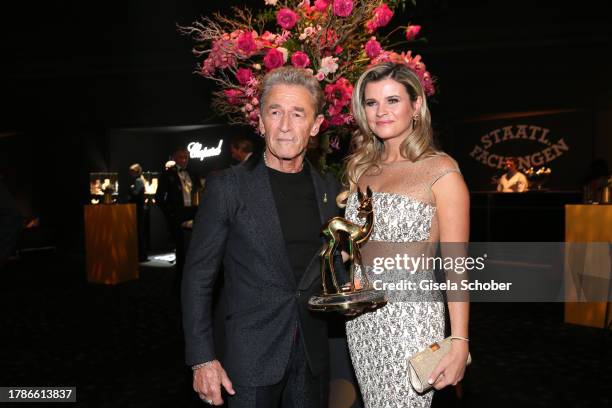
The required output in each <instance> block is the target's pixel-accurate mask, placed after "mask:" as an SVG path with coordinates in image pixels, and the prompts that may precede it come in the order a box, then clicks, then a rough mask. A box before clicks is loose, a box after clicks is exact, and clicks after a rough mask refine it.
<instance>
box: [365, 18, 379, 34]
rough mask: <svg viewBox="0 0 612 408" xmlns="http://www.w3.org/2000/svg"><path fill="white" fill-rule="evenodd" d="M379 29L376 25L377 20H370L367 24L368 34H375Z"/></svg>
mask: <svg viewBox="0 0 612 408" xmlns="http://www.w3.org/2000/svg"><path fill="white" fill-rule="evenodd" d="M377 28H378V26H377V25H376V21H375V20H368V22H367V23H366V31H367V32H368V33H373V32H374V31H376V29H377Z"/></svg>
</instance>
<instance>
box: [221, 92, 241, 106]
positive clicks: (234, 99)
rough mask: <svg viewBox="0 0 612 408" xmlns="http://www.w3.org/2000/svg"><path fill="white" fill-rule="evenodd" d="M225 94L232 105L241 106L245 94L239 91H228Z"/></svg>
mask: <svg viewBox="0 0 612 408" xmlns="http://www.w3.org/2000/svg"><path fill="white" fill-rule="evenodd" d="M223 93H225V97H226V98H227V102H228V103H229V104H230V105H240V98H242V97H243V96H244V93H243V92H242V91H241V90H239V89H226V90H225V91H223Z"/></svg>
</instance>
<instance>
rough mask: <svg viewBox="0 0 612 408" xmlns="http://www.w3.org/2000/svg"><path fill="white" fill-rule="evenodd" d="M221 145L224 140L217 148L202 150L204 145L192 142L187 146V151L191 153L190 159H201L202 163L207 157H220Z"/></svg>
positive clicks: (220, 141)
mask: <svg viewBox="0 0 612 408" xmlns="http://www.w3.org/2000/svg"><path fill="white" fill-rule="evenodd" d="M221 145H223V140H219V144H218V145H217V147H204V148H202V143H199V142H191V143H189V144H188V145H187V151H188V152H189V157H191V158H192V159H200V161H202V160H204V159H205V158H206V157H213V156H218V155H220V154H221Z"/></svg>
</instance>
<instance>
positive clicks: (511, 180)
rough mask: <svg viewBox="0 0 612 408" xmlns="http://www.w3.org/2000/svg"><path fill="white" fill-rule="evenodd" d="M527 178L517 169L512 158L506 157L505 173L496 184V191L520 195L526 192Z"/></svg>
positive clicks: (515, 162)
mask: <svg viewBox="0 0 612 408" xmlns="http://www.w3.org/2000/svg"><path fill="white" fill-rule="evenodd" d="M528 184H529V183H528V182H527V177H525V175H524V174H523V173H521V172H520V171H518V168H517V161H516V159H515V158H514V157H506V173H504V174H503V175H502V176H501V177H500V178H499V181H498V182H497V191H500V192H503V193H522V192H524V191H527V187H528Z"/></svg>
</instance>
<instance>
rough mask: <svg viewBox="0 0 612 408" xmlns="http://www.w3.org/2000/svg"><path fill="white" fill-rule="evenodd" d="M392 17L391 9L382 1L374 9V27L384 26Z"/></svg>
mask: <svg viewBox="0 0 612 408" xmlns="http://www.w3.org/2000/svg"><path fill="white" fill-rule="evenodd" d="M392 17H393V11H392V10H391V9H390V8H389V6H387V4H385V3H383V4H381V5H380V6H378V7H376V8H375V9H374V19H375V20H376V26H377V27H376V28H380V27H384V26H386V25H387V24H389V21H391V18H392Z"/></svg>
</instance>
